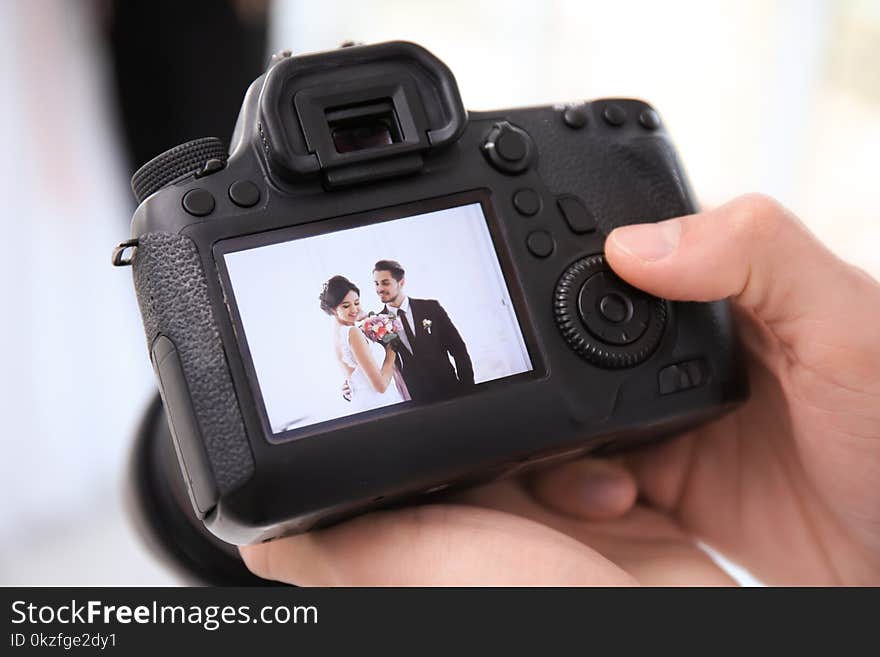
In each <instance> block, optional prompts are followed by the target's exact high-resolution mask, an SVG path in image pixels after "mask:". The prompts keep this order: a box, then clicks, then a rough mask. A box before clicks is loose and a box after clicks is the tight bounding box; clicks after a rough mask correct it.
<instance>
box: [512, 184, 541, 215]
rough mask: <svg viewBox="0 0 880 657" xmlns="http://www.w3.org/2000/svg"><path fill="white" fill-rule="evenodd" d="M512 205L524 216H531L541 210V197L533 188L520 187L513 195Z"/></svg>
mask: <svg viewBox="0 0 880 657" xmlns="http://www.w3.org/2000/svg"><path fill="white" fill-rule="evenodd" d="M513 207H515V208H516V211H517V212H519V213H520V214H522V215H525V216H526V217H533V216H534V215H536V214H538V212H540V211H541V197H540V196H538V192H536V191H535V190H534V189H520V190H519V191H517V192H516V194H514V195H513Z"/></svg>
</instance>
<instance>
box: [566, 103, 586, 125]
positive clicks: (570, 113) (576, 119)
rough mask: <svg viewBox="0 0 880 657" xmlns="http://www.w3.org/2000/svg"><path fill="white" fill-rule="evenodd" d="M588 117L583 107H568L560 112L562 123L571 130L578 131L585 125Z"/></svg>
mask: <svg viewBox="0 0 880 657" xmlns="http://www.w3.org/2000/svg"><path fill="white" fill-rule="evenodd" d="M587 121H588V117H587V113H586V112H585V111H584V108H583V107H569V108H567V109H566V110H565V111H564V112H562V122H563V123H565V125H567V126H568V127H569V128H571V129H572V130H580V129H581V128H583V127H585V126H586V125H587Z"/></svg>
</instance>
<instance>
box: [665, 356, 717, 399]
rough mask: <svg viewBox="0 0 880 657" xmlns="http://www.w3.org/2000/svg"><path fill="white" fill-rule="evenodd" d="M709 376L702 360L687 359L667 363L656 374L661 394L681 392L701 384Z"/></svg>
mask: <svg viewBox="0 0 880 657" xmlns="http://www.w3.org/2000/svg"><path fill="white" fill-rule="evenodd" d="M708 378H709V376H708V374H707V372H706V365H705V363H704V362H703V361H702V360H689V361H685V362H684V363H676V364H675V365H667V366H666V367H664V368H663V369H662V370H660V372H659V373H658V374H657V383H658V384H659V385H658V387H659V390H660V394H661V395H668V394H671V393H673V392H681V391H682V390H688V389H690V388H696V387H698V386H701V385H703V384H704V383H706V381H707V380H708Z"/></svg>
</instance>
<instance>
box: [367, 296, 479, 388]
mask: <svg viewBox="0 0 880 657" xmlns="http://www.w3.org/2000/svg"><path fill="white" fill-rule="evenodd" d="M409 309H410V313H412V320H413V325H414V326H415V330H414V335H413V337H414V340H412V341H411V342H412V343H413V344H412V347H413V351H412V353H410V352H409V351H408V350H407V348H406V347H401V349H400V351H399V352H398V365H399V366H400V373H401V374H402V375H403V380H404V381H405V382H406V387H407V388H408V389H409V394H410V397H412V399H413V400H414V401H430V400H433V399H444V398H446V397H451V396H454V395H456V394H460V393H461V392H464V391H466V390H467V389H468V388H470V387H471V386H473V385H474V367H473V364H472V363H471V358H470V356H469V355H468V351H467V347H466V346H465V344H464V340H462V339H461V335H460V334H459V332H458V329H456V328H455V325H454V324H453V323H452V320H451V319H449V315H447V314H446V311H445V310H444V309H443V306H441V305H440V303H439V302H437V301H435V300H434V299H413V298H412V297H410V299H409ZM392 310H393V312H394V313H396V312H397V310H396V309H392ZM382 312H384V313H389V312H391V311H389V309H388V306H385V307H384V308H383V310H382ZM426 320H427V321H429V322H430V326H426V324H427V322H426ZM449 356H452V358H453V359H454V360H455V367H453V366H452V363H450V362H449Z"/></svg>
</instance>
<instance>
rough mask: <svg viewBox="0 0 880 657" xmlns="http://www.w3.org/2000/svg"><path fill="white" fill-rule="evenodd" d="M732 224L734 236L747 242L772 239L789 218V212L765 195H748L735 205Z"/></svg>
mask: <svg viewBox="0 0 880 657" xmlns="http://www.w3.org/2000/svg"><path fill="white" fill-rule="evenodd" d="M731 209H732V211H733V212H732V214H731V223H732V228H733V231H734V234H735V235H736V236H737V237H738V238H739V239H742V240H744V241H746V242H754V241H767V240H769V239H772V238H773V237H774V236H775V235H776V234H777V233H778V232H779V231H780V229H781V228H782V227H783V225H784V224H785V223H786V221H787V218H788V212H787V210H786V209H785V208H784V207H783V206H782V204H781V203H779V201H777V200H776V199H774V198H772V197H770V196H767V195H765V194H747V195H745V196H741V197H740V198H738V199H736V201H734V203H733V207H732V208H731Z"/></svg>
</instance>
